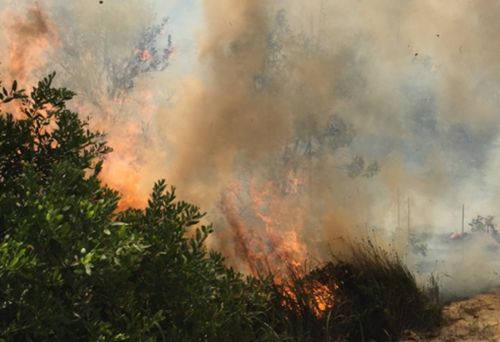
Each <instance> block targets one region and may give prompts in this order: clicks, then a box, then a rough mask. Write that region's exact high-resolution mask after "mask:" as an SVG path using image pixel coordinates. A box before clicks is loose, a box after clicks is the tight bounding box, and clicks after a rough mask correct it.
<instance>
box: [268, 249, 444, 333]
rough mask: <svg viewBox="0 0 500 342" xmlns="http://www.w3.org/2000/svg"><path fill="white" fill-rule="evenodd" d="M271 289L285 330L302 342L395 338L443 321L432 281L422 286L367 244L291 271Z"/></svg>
mask: <svg viewBox="0 0 500 342" xmlns="http://www.w3.org/2000/svg"><path fill="white" fill-rule="evenodd" d="M274 289H275V291H276V294H277V296H278V298H279V299H280V304H279V305H280V309H279V310H280V311H281V314H282V315H283V322H284V329H285V330H286V331H287V333H288V334H290V335H291V336H293V338H294V339H298V340H303V341H330V340H332V341H336V340H349V341H365V340H376V341H385V340H397V339H398V338H399V337H401V335H402V334H403V333H404V332H405V331H406V330H417V331H429V330H432V329H434V328H435V327H437V325H438V324H439V323H440V321H441V304H440V301H439V290H438V287H437V284H436V282H435V280H434V279H433V278H431V279H430V282H429V285H428V286H427V287H426V288H423V289H422V288H420V287H419V286H418V285H417V282H416V280H415V278H414V276H413V275H412V274H411V272H410V271H409V270H408V268H407V267H406V266H405V265H404V264H403V263H402V261H401V260H400V259H399V258H398V257H397V256H396V255H391V254H389V253H387V252H386V251H384V250H382V249H381V248H379V247H375V246H374V245H372V244H370V243H362V244H359V245H357V246H354V247H353V248H352V250H351V254H350V255H349V256H346V257H339V256H335V257H334V258H333V261H331V262H328V263H326V264H324V265H323V266H321V267H317V268H314V269H312V270H311V271H310V272H307V273H306V274H304V275H301V274H300V272H297V271H296V270H292V271H291V273H290V278H289V280H288V281H287V282H284V283H282V284H279V285H278V284H276V285H275V288H274Z"/></svg>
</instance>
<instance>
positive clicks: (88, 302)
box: [0, 74, 270, 341]
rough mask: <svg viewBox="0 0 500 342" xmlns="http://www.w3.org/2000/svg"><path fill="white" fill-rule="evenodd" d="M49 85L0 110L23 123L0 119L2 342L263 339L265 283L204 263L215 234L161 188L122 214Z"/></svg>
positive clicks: (93, 147)
mask: <svg viewBox="0 0 500 342" xmlns="http://www.w3.org/2000/svg"><path fill="white" fill-rule="evenodd" d="M53 79H54V74H52V75H50V76H49V77H47V78H45V79H44V80H42V81H41V82H40V83H39V84H38V86H37V87H35V88H34V89H33V91H32V92H31V94H30V96H29V97H28V96H26V95H25V94H24V91H18V90H17V84H15V83H14V84H13V87H12V89H10V90H7V89H4V91H3V93H2V94H3V95H2V97H1V98H0V100H1V101H2V103H4V104H5V103H7V102H12V101H14V102H16V105H15V106H14V109H16V111H17V112H16V118H15V117H14V116H13V115H11V114H5V115H2V116H0V137H1V140H0V238H1V240H0V283H1V287H0V339H1V338H4V339H7V340H65V341H79V340H89V339H90V340H168V341H175V340H213V339H215V338H218V339H220V340H229V339H230V338H231V339H232V338H240V339H241V340H254V339H256V338H257V337H259V336H265V334H266V333H267V331H266V328H265V325H262V324H259V325H258V322H260V321H259V320H260V319H261V318H262V317H263V313H264V311H265V308H266V305H267V301H268V300H269V295H270V291H263V290H262V289H263V288H265V286H269V282H265V281H257V280H256V279H254V278H248V279H246V280H244V279H243V278H242V276H241V275H240V274H238V273H236V272H234V271H233V270H231V269H228V268H226V267H225V266H224V262H223V258H222V257H221V255H220V254H218V253H215V252H210V253H209V252H207V250H206V249H205V247H204V241H205V239H206V238H207V235H208V234H209V233H210V232H211V231H212V227H211V226H203V225H201V226H200V225H199V221H200V219H201V218H202V216H203V214H202V213H201V212H200V211H199V209H198V208H196V207H195V206H193V205H191V204H188V203H185V202H182V201H177V200H176V197H175V189H174V188H170V189H167V185H166V184H165V182H164V181H159V182H158V183H157V184H155V186H154V189H153V192H152V194H151V198H150V200H149V202H148V206H147V208H146V209H145V210H133V209H129V210H125V211H122V212H117V210H116V208H117V202H118V200H119V196H118V194H117V193H116V192H115V191H113V190H111V189H109V188H106V187H105V186H103V185H101V184H100V182H99V179H98V175H99V172H100V170H101V167H102V161H103V157H104V155H105V154H106V153H108V152H110V149H109V148H108V147H107V146H106V144H105V142H104V140H103V139H104V137H103V135H102V134H101V133H98V132H97V133H94V132H91V131H90V130H88V128H87V123H86V122H84V121H81V120H80V119H79V118H78V115H77V114H76V113H74V112H72V111H70V110H68V109H67V108H66V106H65V102H66V101H68V100H70V99H71V98H72V96H73V95H74V94H73V93H72V92H70V91H68V90H66V89H64V88H54V87H53V86H52V82H53ZM187 232H191V233H190V234H189V236H192V237H187V234H186V233H187ZM259 327H260V328H259ZM263 327H264V328H263ZM267 330H269V329H267Z"/></svg>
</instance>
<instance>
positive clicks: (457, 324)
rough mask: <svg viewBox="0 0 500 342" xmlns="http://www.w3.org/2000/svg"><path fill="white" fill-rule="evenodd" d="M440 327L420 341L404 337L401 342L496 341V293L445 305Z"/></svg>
mask: <svg viewBox="0 0 500 342" xmlns="http://www.w3.org/2000/svg"><path fill="white" fill-rule="evenodd" d="M443 313H444V322H443V326H442V327H441V328H440V329H439V330H438V331H436V332H435V333H433V334H431V335H430V336H426V337H422V336H417V335H415V334H412V333H410V334H408V336H407V337H406V338H405V339H403V341H442V342H452V341H500V290H499V291H496V292H493V293H488V294H481V295H478V296H476V297H473V298H469V299H464V300H461V301H456V302H453V303H450V304H448V305H447V306H445V308H444V312H443Z"/></svg>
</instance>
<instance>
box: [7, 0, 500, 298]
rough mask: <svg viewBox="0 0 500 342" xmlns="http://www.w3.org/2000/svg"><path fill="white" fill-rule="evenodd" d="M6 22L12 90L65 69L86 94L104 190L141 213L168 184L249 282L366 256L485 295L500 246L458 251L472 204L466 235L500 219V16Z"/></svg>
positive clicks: (478, 7) (129, 8)
mask: <svg viewBox="0 0 500 342" xmlns="http://www.w3.org/2000/svg"><path fill="white" fill-rule="evenodd" d="M0 6H1V8H2V17H3V18H6V20H2V24H1V25H2V33H1V40H0V41H1V42H2V44H4V46H5V47H6V48H5V49H4V50H5V51H6V53H3V54H2V64H1V65H0V67H1V69H2V70H1V75H2V77H3V78H10V79H12V78H17V79H19V80H25V81H26V82H33V80H36V78H37V77H39V76H40V75H43V74H44V73H47V72H48V71H51V70H54V69H55V70H57V71H58V72H59V75H60V77H59V82H60V83H61V84H63V85H65V86H68V87H70V88H72V89H74V90H75V91H77V93H78V94H79V97H78V99H77V101H76V102H75V104H74V106H75V107H76V109H78V110H79V111H80V112H82V113H89V114H90V115H91V122H92V125H93V126H94V127H96V128H99V129H102V130H104V131H106V132H107V133H108V140H109V143H110V145H111V146H112V147H113V148H114V149H115V152H114V153H113V154H112V155H110V156H109V158H108V160H107V163H106V168H105V170H104V174H103V181H104V182H105V183H107V184H109V185H110V186H113V187H116V188H118V189H119V190H120V191H121V192H122V193H123V199H122V206H123V207H127V206H130V205H132V206H142V205H144V204H145V200H146V198H147V194H148V192H149V191H150V189H151V186H152V184H153V182H154V181H155V180H156V179H158V178H166V179H167V180H168V181H169V183H172V184H175V185H176V186H177V187H178V189H179V192H180V196H181V197H182V198H185V199H187V200H190V201H193V202H195V203H196V204H198V205H200V206H201V207H202V208H204V209H206V210H207V211H208V216H207V219H208V220H210V221H213V222H214V223H215V224H216V235H215V236H216V238H215V239H214V240H213V241H212V243H213V245H214V246H215V247H216V248H218V249H220V250H221V251H223V252H224V254H226V255H227V256H228V257H229V262H230V263H233V264H234V265H236V266H237V267H239V268H240V269H243V270H246V271H250V272H255V268H256V267H257V268H259V267H262V265H271V266H274V267H278V268H279V267H280V266H276V265H280V264H282V263H283V262H284V261H288V262H292V263H294V262H296V263H300V262H303V259H306V258H309V259H312V260H319V261H320V260H322V259H324V258H325V257H327V256H328V252H329V251H330V250H334V251H335V250H339V249H342V247H343V246H344V245H345V241H347V240H352V239H354V240H356V239H361V238H364V239H371V240H375V241H377V242H378V243H380V244H384V245H386V246H391V247H393V248H395V249H396V250H397V251H398V252H399V253H401V254H405V255H406V256H407V261H408V263H409V265H410V266H411V267H413V268H414V269H415V270H417V271H419V272H421V273H422V274H423V275H428V274H429V273H431V272H437V273H440V274H446V275H447V276H446V277H444V278H446V279H454V280H456V282H455V284H464V287H463V288H457V287H453V286H451V285H450V283H449V282H446V281H443V282H444V284H447V285H446V286H447V287H448V288H450V289H451V288H453V291H454V292H455V293H460V291H462V292H463V293H465V292H467V293H470V292H471V291H470V289H471V288H477V289H479V288H482V287H481V286H479V285H478V286H476V285H475V284H474V285H471V282H470V281H468V280H467V281H465V279H469V278H470V277H468V275H470V274H471V272H470V271H471V270H473V269H474V270H475V271H476V272H477V271H481V270H483V269H484V272H483V273H482V274H485V275H486V274H492V273H491V272H492V271H491V270H492V269H494V267H493V266H491V264H489V265H490V266H485V263H484V262H483V261H484V260H485V259H487V258H489V257H490V256H491V254H489V253H492V252H488V251H485V248H482V246H483V245H482V244H481V242H474V247H473V248H472V247H470V248H465V251H464V252H463V253H462V252H460V253H458V252H456V251H457V250H460V251H461V249H454V247H453V246H454V245H453V243H454V242H450V243H451V245H448V244H447V243H448V242H446V243H445V242H443V241H447V240H446V236H447V234H448V233H450V232H452V231H457V230H460V229H461V211H460V210H461V206H462V204H465V206H466V213H465V222H466V223H467V222H468V221H470V220H471V219H472V218H473V217H475V216H476V215H498V213H499V211H500V207H499V204H498V203H500V201H499V191H498V190H499V185H500V184H499V182H498V176H497V173H498V172H497V170H498V166H499V165H500V158H499V155H500V153H499V152H500V151H499V150H498V149H499V147H498V146H499V145H498V141H499V136H498V124H499V123H500V119H499V118H498V115H497V108H499V104H500V103H499V102H500V97H499V93H498V90H497V89H498V87H499V85H500V81H499V80H500V62H499V61H500V58H499V57H500V48H498V47H497V46H496V45H495V43H494V42H495V38H496V35H497V32H498V29H500V27H498V26H499V25H500V24H499V23H498V20H497V18H498V15H500V5H498V4H494V3H492V2H484V3H472V2H469V1H456V2H454V3H453V4H448V3H447V4H445V3H443V2H438V1H431V0H424V1H405V2H397V3H395V2H394V1H389V0H380V1H367V0H364V1H363V0H360V1H355V2H353V1H351V0H336V1H325V0H312V1H308V2H307V3H305V2H304V3H303V2H299V1H293V0H286V1H264V0H242V1H232V0H217V1H213V0H205V1H201V2H191V1H181V0H179V1H170V2H166V3H165V2H160V1H153V0H151V1H129V2H127V3H126V4H123V3H122V2H119V1H112V0H109V1H105V2H104V3H103V4H99V3H98V2H97V1H96V2H95V3H93V2H88V1H83V0H78V1H72V2H70V3H68V2H65V1H57V0H52V1H47V2H44V4H43V6H42V5H38V6H35V7H33V6H32V5H31V4H29V2H19V1H17V2H10V1H7V0H0ZM118 17H119V18H120V19H119V20H117V19H116V18H118ZM163 17H169V20H168V21H165V22H164V25H162V24H161V23H162V18H163ZM165 23H166V24H165ZM426 234H427V235H426ZM429 234H430V235H429ZM409 235H411V236H409ZM422 236H427V238H425V239H424V238H422ZM428 236H432V237H428ZM410 237H411V239H410ZM442 237H444V238H443V239H445V240H443V239H441V238H442ZM415 239H417V240H418V239H420V240H421V241H420V242H419V243H423V244H425V245H426V246H427V247H428V248H427V252H426V255H425V256H424V255H423V254H421V253H417V252H415V251H412V249H411V248H410V245H411V244H412V243H413V242H412V241H413V240H415ZM422 239H423V240H422ZM422 241H423V242H422ZM475 241H476V240H475ZM444 245H446V246H448V247H450V246H451V247H450V249H447V248H448V247H446V248H444V247H443V246H444ZM457 246H458V245H457ZM466 246H468V245H466ZM443 251H447V252H443ZM457 253H458V254H457ZM462 256H463V257H462ZM461 258H463V261H461V262H458V263H457V262H456V261H457V260H458V259H460V260H462V259H461ZM429 260H439V263H432V262H431V263H429V262H428V261H429ZM474 260H476V261H474ZM441 262H442V263H443V265H445V266H442V264H441ZM438 264H439V266H438ZM422 265H424V266H422ZM485 267H487V268H488V269H486V268H485ZM492 267H493V268H492ZM448 276H449V277H448ZM444 278H443V279H444ZM488 279H489V278H488ZM461 280H464V281H463V282H462V281H461ZM476 280H477V277H476ZM489 281H490V280H484V281H482V283H483V284H485V283H488V282H489ZM488 284H489V283H488Z"/></svg>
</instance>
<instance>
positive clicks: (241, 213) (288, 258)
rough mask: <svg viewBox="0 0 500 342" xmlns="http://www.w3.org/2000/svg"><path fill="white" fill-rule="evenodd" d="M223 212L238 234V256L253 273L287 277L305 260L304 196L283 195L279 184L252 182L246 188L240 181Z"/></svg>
mask: <svg viewBox="0 0 500 342" xmlns="http://www.w3.org/2000/svg"><path fill="white" fill-rule="evenodd" d="M221 210H222V212H223V213H224V214H225V216H226V220H227V221H228V224H229V225H230V227H231V229H232V230H233V232H234V239H235V242H236V246H238V247H237V252H236V254H237V256H238V257H239V259H241V261H242V263H243V264H244V268H246V269H247V270H249V271H250V272H251V273H253V274H259V273H262V272H267V271H272V272H273V273H275V274H278V275H282V276H284V275H285V274H286V273H287V271H288V268H290V267H292V268H300V266H301V265H302V264H303V262H304V261H305V259H306V257H307V248H306V246H305V243H304V242H303V241H302V237H301V233H302V230H303V229H304V226H305V224H306V220H305V218H306V217H305V212H304V210H303V209H301V197H300V196H297V195H296V194H295V195H293V194H286V193H283V192H282V191H280V186H279V184H278V183H277V182H275V181H265V182H258V181H257V180H256V179H251V180H250V182H249V183H248V184H247V185H246V186H245V185H244V184H243V183H242V182H237V181H236V182H234V183H233V184H232V185H231V186H230V187H229V188H228V191H226V193H225V194H224V197H223V201H222V206H221Z"/></svg>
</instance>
